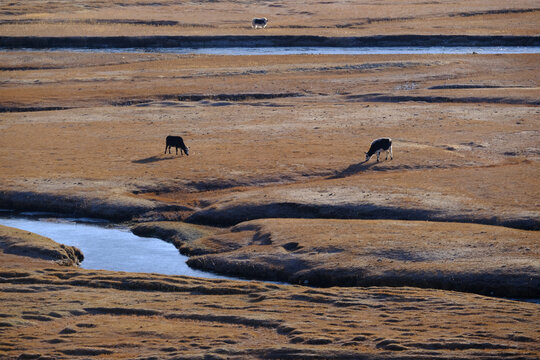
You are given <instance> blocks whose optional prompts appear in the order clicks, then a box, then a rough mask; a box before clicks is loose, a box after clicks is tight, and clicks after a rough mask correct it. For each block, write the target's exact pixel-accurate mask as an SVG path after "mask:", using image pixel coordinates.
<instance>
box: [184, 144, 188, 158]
mask: <svg viewBox="0 0 540 360" xmlns="http://www.w3.org/2000/svg"><path fill="white" fill-rule="evenodd" d="M184 152H185V153H186V155H188V156H189V149H188V147H187V146H186V147H185V148H184Z"/></svg>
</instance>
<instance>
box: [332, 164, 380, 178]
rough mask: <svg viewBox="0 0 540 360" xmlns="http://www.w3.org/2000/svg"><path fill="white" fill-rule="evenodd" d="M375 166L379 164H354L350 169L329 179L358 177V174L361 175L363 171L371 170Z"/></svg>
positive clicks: (339, 172)
mask: <svg viewBox="0 0 540 360" xmlns="http://www.w3.org/2000/svg"><path fill="white" fill-rule="evenodd" d="M375 164H377V162H370V163H368V162H367V161H362V162H359V163H357V164H352V165H349V167H348V168H346V169H345V170H341V171H338V172H337V173H336V174H335V175H332V176H330V177H329V179H341V178H344V177H348V176H352V175H356V174H358V173H361V172H362V171H366V170H367V169H369V168H370V167H372V166H373V165H375Z"/></svg>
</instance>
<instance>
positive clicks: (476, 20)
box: [0, 0, 540, 359]
mask: <svg viewBox="0 0 540 360" xmlns="http://www.w3.org/2000/svg"><path fill="white" fill-rule="evenodd" d="M538 13H539V9H538V4H537V2H534V1H514V2H512V3H511V4H510V3H509V2H507V1H490V2H486V1H468V2H463V1H454V2H452V1H448V2H432V3H429V2H427V3H426V2H417V3H410V2H405V1H392V2H380V1H377V2H375V1H368V2H362V3H360V2H305V1H302V2H295V1H288V2H279V1H273V2H231V1H222V2H216V1H209V2H192V3H189V2H181V3H179V2H176V1H175V2H169V1H166V0H164V1H162V2H155V1H152V2H146V1H136V2H135V1H131V0H126V1H122V2H110V1H102V2H97V1H94V2H91V3H90V2H86V1H70V2H51V1H35V2H31V3H28V2H22V1H19V2H18V1H12V2H9V3H3V4H0V34H2V35H6V36H36V35H37V36H74V35H75V36H112V35H129V36H146V35H240V34H241V35H251V34H257V35H325V36H364V35H384V34H397V35H404V34H425V35H438V34H449V35H456V34H457V35H533V36H537V35H538V20H539V19H538ZM253 16H266V17H268V18H269V19H270V23H269V27H268V28H267V29H264V30H252V29H251V28H250V27H249V21H250V19H251V18H252V17H253ZM307 19H309V22H307V21H306V20H307ZM538 64H539V56H538V54H522V55H480V54H465V55H354V56H353V55H351V56H345V55H328V56H322V55H309V56H308V55H290V56H209V55H176V54H158V53H144V54H142V53H141V54H133V53H131V54H128V53H117V54H106V53H97V54H96V53H73V52H33V51H32V52H24V51H9V52H8V51H4V52H1V53H0V84H1V86H0V111H1V116H0V207H4V208H6V207H7V208H13V209H25V210H47V211H59V212H65V213H69V214H76V215H85V216H88V215H90V216H96V217H104V218H110V219H115V220H131V221H132V222H135V223H136V224H135V227H134V231H135V232H138V233H141V234H145V235H149V234H157V235H159V236H160V237H163V238H164V239H166V240H167V241H171V242H173V243H174V244H175V245H176V246H177V247H178V248H179V249H180V250H181V251H182V252H184V253H188V254H191V255H192V258H191V260H190V261H191V263H192V264H196V265H197V266H199V267H204V268H206V269H211V270H214V271H220V272H224V273H227V272H228V273H231V272H233V271H234V272H235V273H236V274H238V275H243V276H245V277H250V276H251V277H259V278H265V279H269V278H273V276H275V274H281V275H280V276H277V277H275V278H276V279H279V280H288V281H291V282H296V283H297V282H302V283H304V281H305V280H307V281H308V284H309V283H311V284H315V285H317V286H330V285H336V284H339V285H348V286H349V287H347V288H337V287H332V288H325V289H317V288H309V287H303V286H292V285H291V286H285V285H276V284H268V283H261V282H255V281H252V282H230V281H224V280H204V279H195V278H186V277H174V276H158V275H148V274H125V273H114V272H106V271H89V270H82V269H77V268H75V267H66V266H63V267H60V266H58V264H56V263H55V262H54V261H57V260H59V259H60V258H59V257H56V255H54V256H52V257H50V256H51V255H50V254H51V253H49V252H48V250H43V249H44V248H45V249H49V248H51V247H52V248H54V249H56V250H55V251H58V252H57V253H55V254H60V253H61V252H62V249H63V250H66V247H63V248H62V247H61V246H60V245H57V244H54V243H51V242H47V241H46V242H43V240H42V238H35V237H34V236H30V235H25V234H26V232H22V233H18V232H14V231H13V230H6V228H2V229H1V231H2V244H3V245H2V246H1V249H0V251H2V254H0V258H1V261H0V264H1V265H0V266H1V270H0V289H1V290H0V296H1V297H2V301H1V302H0V304H1V305H0V317H1V319H0V332H1V334H2V341H1V343H0V357H7V358H16V357H18V356H20V355H22V357H27V358H28V357H30V358H32V356H34V357H36V358H37V355H38V354H39V355H42V356H43V357H44V358H46V357H53V358H54V357H56V358H73V357H85V358H88V357H95V358H134V357H151V356H157V357H159V358H190V357H191V358H202V357H204V356H205V355H206V356H208V357H213V358H220V357H221V358H245V357H248V356H251V357H259V358H302V359H304V358H332V357H333V358H361V357H362V356H363V357H364V358H411V359H412V358H423V357H424V358H495V357H501V358H502V357H504V358H510V359H512V358H530V359H535V358H538V354H539V353H540V349H539V348H538V346H537V345H536V344H538V333H539V328H538V323H539V321H538V320H539V319H538V317H539V312H538V305H537V304H530V303H523V302H515V301H509V300H503V299H497V298H488V297H483V296H480V295H474V294H467V293H459V292H453V291H447V290H434V289H426V288H425V287H429V288H438V289H452V290H461V291H472V292H477V293H482V294H491V293H493V294H494V295H499V296H524V297H533V298H538V297H539V296H538V294H539V293H540V291H539V289H538V287H539V286H538V279H539V276H538V269H539V267H540V259H539V256H538V245H537V244H538V239H539V236H538V232H537V231H536V230H539V228H540V203H538V199H539V198H540V186H539V180H538V179H539V175H540V168H539V160H540V147H539V144H540V136H539V135H540V134H539V130H538V123H539V115H538V114H539V113H540V109H539V108H538V105H539V104H540V92H539V87H538V84H539V78H538ZM169 134H176V135H181V136H183V137H184V139H185V141H186V143H187V145H188V146H189V148H190V155H189V156H188V157H186V156H183V157H181V156H176V155H174V154H163V150H164V146H165V144H164V138H165V136H167V135H169ZM381 136H389V137H391V138H392V139H393V147H394V159H393V160H391V161H390V160H387V161H385V160H384V159H383V161H381V162H380V163H376V161H375V160H374V159H373V158H372V159H371V160H370V161H369V162H364V151H367V148H368V147H369V144H370V142H371V141H372V140H373V139H374V138H377V137H381ZM266 218H272V219H266ZM366 219H369V220H366ZM163 220H169V221H167V222H164V221H163ZM178 220H183V221H188V222H191V223H195V224H186V223H185V222H180V221H178ZM426 220H428V221H429V222H425V221H426ZM148 221H154V222H153V223H147V222H148ZM246 221H250V222H246ZM197 224H199V225H197ZM200 224H204V225H212V226H214V227H211V226H200ZM215 226H218V227H215ZM230 226H233V227H232V228H230ZM30 238H31V239H30ZM28 241H30V242H29V243H28ZM25 242H26V245H24V244H25ZM8 243H9V244H11V245H13V244H16V245H17V247H18V249H22V250H20V251H18V252H17V253H18V254H19V255H21V253H23V254H25V255H31V256H34V257H35V256H37V255H39V254H41V255H39V256H42V255H43V253H44V252H46V253H47V254H48V256H49V259H50V260H49V261H45V260H43V259H38V258H29V257H21V256H18V255H15V254H10V253H9V250H7V249H8V248H9V247H8V246H7V245H6V244H8ZM11 245H10V246H11ZM32 249H34V250H36V249H37V250H36V251H33V250H32ZM6 250H7V251H6ZM73 251H75V250H73ZM379 260H380V261H379ZM269 270H271V271H272V273H271V274H270V273H269V272H268V271H269ZM360 273H361V274H363V275H362V276H359V274H360ZM351 279H352V280H351ZM353 280H354V281H353ZM368 280H369V281H373V282H370V283H367V281H368ZM351 285H375V286H372V287H351ZM377 285H378V286H379V287H377ZM380 285H392V286H395V287H392V288H387V287H380ZM404 285H407V286H418V287H421V288H412V287H404ZM21 295H23V296H21Z"/></svg>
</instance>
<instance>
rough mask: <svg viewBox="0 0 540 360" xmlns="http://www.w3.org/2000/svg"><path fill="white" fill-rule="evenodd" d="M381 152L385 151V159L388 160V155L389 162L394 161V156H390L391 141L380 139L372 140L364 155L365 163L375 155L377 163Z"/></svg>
mask: <svg viewBox="0 0 540 360" xmlns="http://www.w3.org/2000/svg"><path fill="white" fill-rule="evenodd" d="M381 151H386V159H385V160H388V153H390V160H392V159H394V154H392V139H390V138H380V139H376V140H373V142H372V143H371V146H370V147H369V150H368V152H367V153H366V161H368V160H369V158H371V157H372V156H373V154H375V153H377V162H379V154H380V153H381Z"/></svg>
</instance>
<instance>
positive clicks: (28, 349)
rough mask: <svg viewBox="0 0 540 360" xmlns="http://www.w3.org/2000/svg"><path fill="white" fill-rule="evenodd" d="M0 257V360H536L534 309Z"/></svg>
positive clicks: (399, 291) (389, 291) (412, 293)
mask: <svg viewBox="0 0 540 360" xmlns="http://www.w3.org/2000/svg"><path fill="white" fill-rule="evenodd" d="M0 257H1V260H2V267H1V268H0V278H1V279H2V282H1V283H0V300H1V304H2V306H1V308H0V316H1V321H0V333H1V334H2V343H1V346H0V356H2V357H5V358H16V357H18V356H22V357H31V356H34V357H38V356H43V357H56V358H63V357H69V358H88V357H95V358H100V359H101V358H103V359H127V358H134V357H149V356H157V357H160V358H189V357H196V358H200V357H203V356H208V357H213V358H246V357H249V358H261V359H262V358H276V357H277V358H285V359H297V358H309V357H315V358H329V357H332V358H335V357H337V358H345V359H353V358H358V357H364V358H368V359H379V358H381V357H384V358H394V357H395V358H403V357H416V358H418V357H456V356H459V357H461V358H477V359H478V358H479V359H483V358H494V357H495V358H497V357H501V358H502V357H504V358H506V359H517V358H520V359H534V358H536V357H537V355H538V351H540V349H539V348H538V345H537V341H536V339H537V330H538V325H537V324H538V321H539V320H540V319H539V318H538V311H537V310H538V305H536V304H530V303H523V302H516V301H510V300H502V299H494V298H487V297H482V296H478V295H471V294H466V293H455V292H447V291H438V290H427V289H424V290H421V289H414V288H385V287H372V288H330V289H313V288H308V287H302V286H283V285H275V284H264V283H260V282H234V281H225V280H204V279H197V278H186V277H176V276H159V275H149V274H129V273H118V272H107V271H90V270H81V269H74V268H66V267H58V266H52V265H51V264H50V263H47V262H36V261H35V260H34V261H27V260H25V259H24V258H20V257H17V256H14V255H6V254H2V255H0ZM21 263H24V264H25V266H24V268H18V267H17V266H19V265H20V264H21ZM14 264H15V267H14ZM21 293H22V294H24V296H21Z"/></svg>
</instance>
